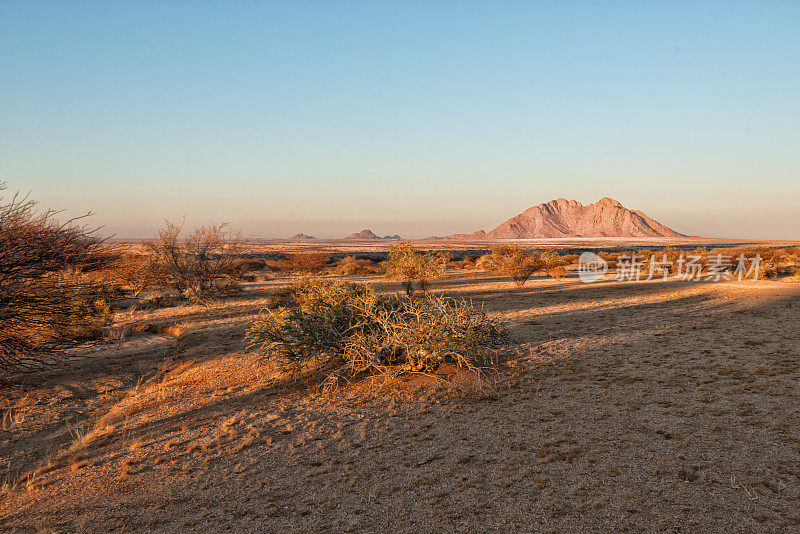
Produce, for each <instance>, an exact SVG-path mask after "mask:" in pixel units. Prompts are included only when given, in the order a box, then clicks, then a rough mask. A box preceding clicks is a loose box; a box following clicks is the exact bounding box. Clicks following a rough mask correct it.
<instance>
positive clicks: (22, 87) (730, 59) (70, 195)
mask: <svg viewBox="0 0 800 534" xmlns="http://www.w3.org/2000/svg"><path fill="white" fill-rule="evenodd" d="M799 23H800V4H797V3H792V2H759V3H756V2H752V3H735V4H734V3H725V2H703V3H690V2H676V3H671V4H658V5H656V4H637V5H632V4H629V3H625V2H610V3H603V4H602V5H600V4H595V3H589V2H569V3H559V4H528V3H517V2H510V3H505V4H491V5H482V4H479V3H472V2H467V3H457V4H456V3H447V2H435V3H418V2H404V3H390V2H386V3H359V2H351V3H309V2H297V3H291V4H285V3H274V2H260V3H255V2H253V3H247V4H245V3H241V4H222V3H219V4H214V3H203V4H200V3H178V2H174V3H164V4H162V3H156V2H140V3H135V4H113V5H111V4H105V3H89V2H85V3H57V2H24V3H23V2H3V3H2V4H0V180H3V181H6V182H7V184H8V189H9V191H11V192H13V191H16V190H21V191H28V190H30V191H31V196H32V198H34V199H36V200H38V201H39V202H40V204H41V206H42V207H46V208H54V209H64V210H65V214H66V215H78V214H81V213H84V212H86V211H89V210H91V211H94V212H95V213H96V215H95V216H94V217H93V219H92V221H91V224H92V225H103V226H104V232H106V233H108V234H114V235H116V236H118V237H121V238H125V237H136V238H138V237H147V236H150V235H152V234H153V233H154V232H156V231H157V229H158V228H159V226H161V224H162V220H163V218H165V217H166V218H169V219H171V220H176V219H180V218H181V217H182V216H186V218H187V222H188V224H190V225H199V224H205V223H207V222H209V221H212V220H213V221H223V220H224V221H228V222H230V223H231V224H232V225H234V226H236V227H239V228H241V229H242V230H243V231H244V233H245V234H247V235H249V236H254V237H277V238H285V237H288V236H290V235H292V234H295V233H306V234H310V235H314V236H317V237H321V238H334V237H343V236H345V235H348V234H350V233H353V232H357V231H360V230H362V229H364V228H369V229H371V230H373V231H374V232H375V233H376V234H379V235H386V234H399V235H401V236H403V237H405V238H424V237H428V236H431V235H449V234H453V233H469V232H473V231H475V230H479V229H483V230H487V231H488V230H491V229H492V228H494V227H496V226H497V225H498V224H500V223H502V222H503V221H505V220H507V219H508V218H510V217H513V216H514V215H517V214H519V213H520V212H522V211H524V210H525V209H527V208H529V207H531V206H534V205H536V204H540V203H542V202H547V201H549V200H552V199H555V198H559V197H564V198H567V199H575V200H578V201H580V202H582V203H584V204H587V203H591V202H596V201H597V200H599V199H600V198H602V197H605V196H608V197H612V198H615V199H617V200H619V201H620V202H621V203H622V204H623V205H624V206H625V207H627V208H629V209H635V210H641V211H643V212H644V213H646V214H647V215H648V216H650V217H652V218H653V219H655V220H657V221H659V222H661V223H663V224H665V225H667V226H669V227H670V228H673V229H675V230H676V231H678V232H681V233H684V234H687V235H700V236H703V237H723V238H743V239H800V228H799V225H798V224H797V222H796V213H797V205H798V201H800V151H798V150H797V147H798V146H800V132H799V131H798V127H797V125H798V124H800V105H799V104H800V102H798V100H799V97H798V95H800V62H798V61H797V58H798V57H800V35H798V33H797V27H798V25H799Z"/></svg>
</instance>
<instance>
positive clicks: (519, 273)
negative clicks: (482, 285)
mask: <svg viewBox="0 0 800 534" xmlns="http://www.w3.org/2000/svg"><path fill="white" fill-rule="evenodd" d="M485 264H486V267H487V268H488V269H489V270H492V271H497V272H501V273H503V274H505V275H507V276H508V277H509V278H511V279H512V280H513V281H514V283H515V284H516V285H517V287H522V286H523V285H525V282H527V280H528V278H530V277H531V276H532V275H533V273H535V272H536V271H539V270H541V269H542V268H543V267H544V266H545V261H544V260H542V259H541V257H540V255H538V254H531V253H529V252H528V251H527V250H524V249H522V248H520V247H518V246H516V245H497V246H494V247H492V253H491V254H489V257H488V258H487V259H486V261H485Z"/></svg>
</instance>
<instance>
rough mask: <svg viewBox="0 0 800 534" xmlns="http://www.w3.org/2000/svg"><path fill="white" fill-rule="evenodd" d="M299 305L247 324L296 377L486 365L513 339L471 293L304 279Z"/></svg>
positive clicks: (256, 342)
mask: <svg viewBox="0 0 800 534" xmlns="http://www.w3.org/2000/svg"><path fill="white" fill-rule="evenodd" d="M293 296H294V299H295V302H296V304H297V306H296V307H293V308H290V309H281V310H279V311H277V312H274V311H273V312H269V314H268V315H267V316H266V317H265V318H264V319H262V320H259V321H256V322H255V323H254V324H253V325H252V326H251V328H250V329H249V331H248V332H247V342H248V346H249V347H250V348H255V349H256V350H257V351H258V352H260V353H261V354H262V355H263V356H264V357H265V358H266V359H267V360H268V361H269V362H272V363H274V364H275V365H276V366H277V367H278V368H279V369H281V370H283V371H285V372H291V373H292V374H293V376H294V377H295V378H296V377H297V376H298V375H299V373H300V372H301V371H302V370H304V369H311V370H312V371H313V372H312V374H313V375H314V376H319V377H322V378H325V379H326V380H327V381H328V384H329V385H333V384H336V383H338V381H339V379H341V378H345V379H351V378H355V377H357V376H359V375H363V374H374V373H377V374H391V373H403V372H425V371H433V370H435V369H436V368H437V367H438V366H439V365H441V364H442V363H445V362H450V363H454V364H456V365H458V366H459V367H462V368H466V369H470V370H472V371H475V372H477V373H481V372H482V370H484V369H485V368H487V367H490V366H492V365H494V363H495V362H496V359H497V355H498V350H499V347H500V346H501V344H502V343H503V342H504V341H505V331H504V330H503V328H502V327H501V325H500V324H499V323H497V322H496V321H494V320H492V319H490V318H488V317H487V316H486V314H485V313H483V312H482V311H481V310H478V309H476V308H474V307H473V306H472V305H471V304H470V303H468V302H466V301H463V300H455V299H452V298H446V297H441V296H436V297H434V296H426V297H424V298H418V299H415V298H412V297H409V296H407V295H403V296H401V295H392V296H385V295H380V294H378V293H376V292H375V291H374V289H373V288H372V287H371V286H368V285H365V284H352V283H343V282H326V281H309V280H303V281H301V282H300V283H299V284H297V285H296V287H295V290H294V294H293Z"/></svg>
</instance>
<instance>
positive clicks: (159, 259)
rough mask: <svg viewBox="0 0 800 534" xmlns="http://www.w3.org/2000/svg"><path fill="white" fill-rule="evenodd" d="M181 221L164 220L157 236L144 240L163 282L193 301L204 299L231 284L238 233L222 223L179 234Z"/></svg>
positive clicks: (239, 240)
mask: <svg viewBox="0 0 800 534" xmlns="http://www.w3.org/2000/svg"><path fill="white" fill-rule="evenodd" d="M182 231H183V223H179V224H174V223H171V222H169V221H165V226H164V228H162V229H161V231H159V233H158V236H157V237H156V238H155V239H154V240H153V241H149V242H147V243H145V246H146V247H147V248H148V249H149V252H150V259H149V261H151V262H152V263H151V265H153V266H154V268H155V269H156V270H157V271H160V272H163V273H165V274H164V278H165V280H166V283H167V284H168V285H170V286H172V287H174V288H175V289H177V290H178V291H181V292H182V293H184V294H185V295H186V296H188V297H189V298H191V299H192V300H195V301H198V300H205V299H208V298H211V297H213V296H214V295H216V294H217V293H219V292H220V291H224V290H226V289H228V288H230V287H231V284H232V283H233V282H234V281H235V279H236V277H237V276H238V274H239V272H240V269H239V267H238V265H237V260H236V257H237V255H238V254H239V251H240V250H241V247H242V243H243V240H242V237H241V234H239V233H237V232H234V231H233V230H231V229H230V227H229V226H228V225H227V224H225V223H222V224H211V225H210V226H201V227H198V228H195V229H194V231H193V232H192V233H191V234H189V235H188V236H186V237H181V234H182Z"/></svg>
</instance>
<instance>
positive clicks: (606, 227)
mask: <svg viewBox="0 0 800 534" xmlns="http://www.w3.org/2000/svg"><path fill="white" fill-rule="evenodd" d="M558 237H686V236H685V235H684V234H681V233H678V232H676V231H675V230H673V229H671V228H668V227H667V226H664V225H663V224H661V223H660V222H658V221H655V220H653V219H651V218H650V217H648V216H647V215H645V214H644V213H642V212H641V211H638V210H629V209H627V208H626V207H624V206H623V205H622V204H620V203H619V202H617V201H616V200H614V199H613V198H607V197H606V198H602V199H600V200H599V201H598V202H595V203H593V204H587V205H586V206H584V205H583V204H581V203H580V202H578V201H577V200H566V199H563V198H559V199H556V200H551V201H550V202H547V203H546V204H539V205H538V206H533V207H532V208H528V209H527V210H525V211H524V212H522V213H520V214H519V215H517V216H516V217H512V218H511V219H509V220H507V221H506V222H504V223H503V224H501V225H500V226H498V227H497V228H495V229H494V230H492V231H491V232H484V231H483V230H478V231H477V232H474V233H471V234H454V235H452V236H449V237H448V239H535V238H558Z"/></svg>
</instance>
